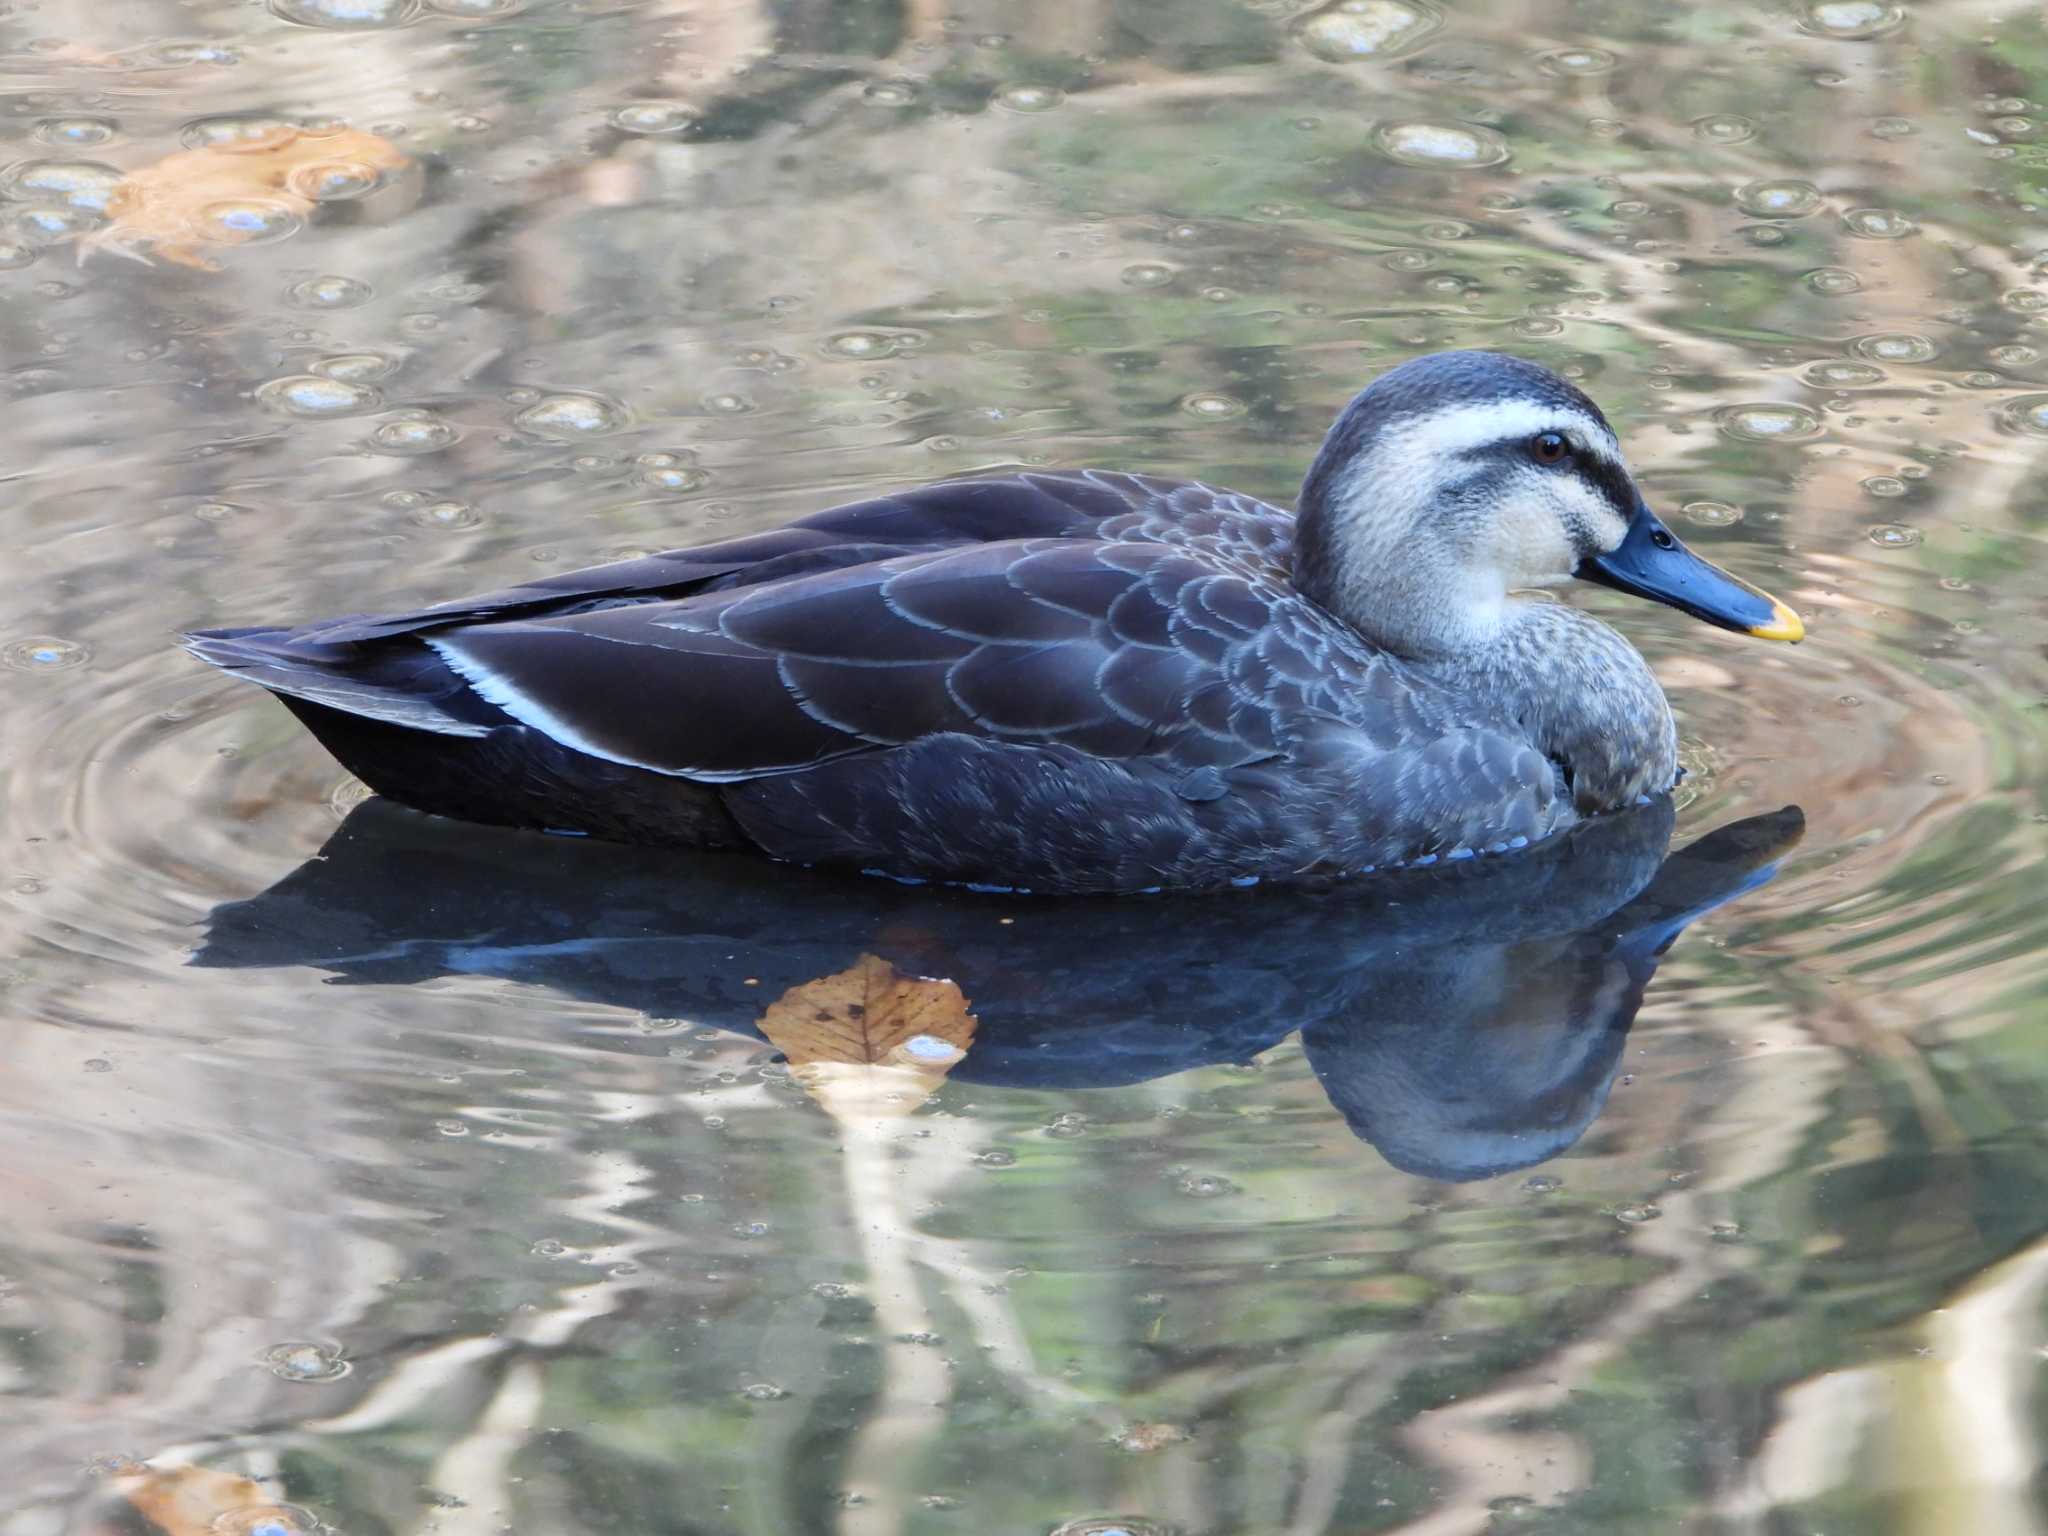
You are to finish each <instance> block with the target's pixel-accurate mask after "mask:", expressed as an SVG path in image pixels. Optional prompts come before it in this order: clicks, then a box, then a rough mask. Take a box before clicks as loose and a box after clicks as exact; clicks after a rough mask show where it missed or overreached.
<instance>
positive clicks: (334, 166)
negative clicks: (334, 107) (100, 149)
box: [78, 123, 412, 272]
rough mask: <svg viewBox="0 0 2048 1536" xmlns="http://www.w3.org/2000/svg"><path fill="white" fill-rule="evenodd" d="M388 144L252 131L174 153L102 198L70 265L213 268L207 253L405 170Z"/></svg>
mask: <svg viewBox="0 0 2048 1536" xmlns="http://www.w3.org/2000/svg"><path fill="white" fill-rule="evenodd" d="M411 163H412V162H411V160H410V159H409V158H408V157H407V155H406V154H405V152H404V151H403V150H401V149H400V148H399V147H398V146H397V145H395V144H393V143H392V142H391V141H390V140H389V139H384V138H379V137H378V136H377V135H376V134H374V133H365V132H363V131H362V130H361V129H359V128H301V127H298V126H296V125H294V124H290V123H264V124H252V125H251V128H250V131H249V132H248V133H247V134H246V135H244V136H242V137H240V138H235V139H228V140H224V141H222V142H219V143H215V144H209V145H206V146H204V147H203V148H200V149H186V150H180V151H179V152H178V153H177V154H174V155H166V156H165V157H164V158H163V159H161V160H159V161H157V162H156V164H154V165H149V166H144V167H143V168H142V169H141V170H139V171H133V172H131V173H130V174H129V175H128V176H126V177H125V178H123V179H122V181H121V182H120V183H119V184H118V185H116V186H115V188H114V191H113V194H112V196H111V198H110V199H109V200H108V204H107V212H108V215H109V222H108V223H107V225H106V227H105V228H103V229H98V230H95V231H93V233H91V234H89V235H86V236H84V237H83V238H82V239H81V240H80V241H79V242H78V259H79V260H80V261H84V260H85V258H86V257H87V256H88V255H89V254H90V253H92V252H93V251H96V250H109V251H112V252H114V253H115V254H117V255H121V256H127V257H130V258H132V259H134V260H136V261H141V262H145V263H146V262H148V261H149V259H150V253H151V252H153V253H154V254H156V255H158V256H161V257H162V258H163V259H164V260H166V261H172V262H176V263H177V264H178V265H180V266H185V267H197V268H199V269H201V270H202V271H207V272H214V271H218V270H219V265H220V264H219V263H218V262H216V261H214V260H213V259H212V257H211V256H210V255H209V254H208V251H209V248H211V249H214V250H219V249H225V248H229V247H233V246H237V245H247V244H250V243H251V242H254V241H258V240H264V239H275V238H277V237H278V235H279V234H280V232H282V233H289V232H290V231H292V230H294V229H296V228H297V227H298V225H299V223H300V221H302V220H303V219H304V218H305V217H306V216H307V215H308V214H310V213H311V212H312V211H313V209H314V207H315V206H316V205H318V204H320V203H325V202H337V201H340V200H342V199H344V198H353V197H361V196H362V195H363V194H364V193H366V192H368V191H370V190H372V189H373V188H375V187H376V186H377V185H378V184H379V183H380V182H382V181H384V180H387V179H388V178H390V177H391V176H393V175H395V174H396V173H398V172H399V171H402V170H404V169H405V168H406V167H408V166H409V165H410V164H411Z"/></svg>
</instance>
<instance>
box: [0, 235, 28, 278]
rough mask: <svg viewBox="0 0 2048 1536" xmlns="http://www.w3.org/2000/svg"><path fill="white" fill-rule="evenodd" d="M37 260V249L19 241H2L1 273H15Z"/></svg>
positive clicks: (0, 241)
mask: <svg viewBox="0 0 2048 1536" xmlns="http://www.w3.org/2000/svg"><path fill="white" fill-rule="evenodd" d="M35 259H36V248H35V247H34V246H32V245H27V244H24V243H23V242H22V241H19V240H0V272H13V271H17V270H19V269H20V268H22V267H25V266H27V265H29V263H31V262H33V261H34V260H35Z"/></svg>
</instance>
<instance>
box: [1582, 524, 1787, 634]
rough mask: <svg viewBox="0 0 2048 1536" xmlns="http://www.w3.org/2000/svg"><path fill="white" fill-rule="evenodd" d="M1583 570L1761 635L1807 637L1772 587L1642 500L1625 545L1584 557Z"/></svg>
mask: <svg viewBox="0 0 2048 1536" xmlns="http://www.w3.org/2000/svg"><path fill="white" fill-rule="evenodd" d="M1578 575H1579V576H1580V577H1581V578H1582V579H1584V580H1586V581H1597V582H1599V583H1600V584H1601V585H1602V586H1606V587H1613V588H1615V589H1616V590H1617V591H1620V592H1630V593H1633V594H1634V595H1635V596H1637V597H1647V598H1648V599H1650V601H1651V602H1653V603H1668V604H1670V606H1672V607H1673V608H1676V609H1677V610H1678V611H1679V612H1681V613H1689V614H1691V615H1692V616H1693V617H1694V618H1696V619H1705V620H1706V621H1707V622H1708V623H1709V624H1718V625H1720V626H1721V628H1723V629H1733V630H1737V631H1739V632H1740V633H1742V634H1745V635H1755V636H1756V637H1757V638H1758V639H1759V640H1803V639H1804V638H1805V637H1806V626H1805V625H1804V624H1803V623H1801V622H1800V619H1799V615H1798V614H1796V613H1794V612H1793V611H1792V610H1791V609H1790V608H1787V607H1786V606H1785V605H1784V604H1783V603H1781V602H1779V601H1778V600H1777V599H1776V598H1775V597H1772V596H1771V595H1770V593H1768V592H1761V591H1759V590H1757V589H1756V588H1755V587H1752V586H1751V585H1750V584H1749V583H1748V582H1746V581H1743V580H1742V579H1741V578H1740V577H1736V576H1731V575H1729V574H1728V573H1727V572H1726V571H1724V570H1722V569H1721V568H1720V567H1719V566H1717V565H1711V564H1709V563H1708V562H1707V561H1705V560H1702V559H1701V558H1700V557H1699V556H1698V555H1696V554H1694V553H1693V552H1692V551H1691V550H1689V549H1687V548H1686V547H1685V546H1684V545H1683V544H1681V543H1680V542H1679V541H1678V536H1677V535H1676V534H1674V533H1673V532H1672V531H1671V530H1670V529H1669V528H1666V527H1665V526H1664V524H1663V523H1662V522H1661V521H1659V520H1658V517H1657V514H1656V513H1654V512H1652V511H1651V510H1650V509H1649V508H1648V507H1646V506H1640V505H1639V506H1637V508H1636V515H1635V516H1634V517H1633V518H1631V519H1630V520H1629V525H1628V537H1627V538H1625V539H1623V540H1622V541H1621V547H1620V548H1619V549H1616V550H1614V551H1612V552H1611V553H1609V554H1605V555H1595V556H1593V557H1592V558H1591V559H1589V560H1586V561H1583V562H1582V563H1581V564H1580V566H1579V569H1578Z"/></svg>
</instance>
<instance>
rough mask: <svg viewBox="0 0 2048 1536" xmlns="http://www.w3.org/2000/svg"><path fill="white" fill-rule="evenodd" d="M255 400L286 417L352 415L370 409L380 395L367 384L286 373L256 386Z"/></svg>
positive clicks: (380, 402) (381, 399)
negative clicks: (279, 377) (282, 376)
mask: <svg viewBox="0 0 2048 1536" xmlns="http://www.w3.org/2000/svg"><path fill="white" fill-rule="evenodd" d="M256 399H257V400H258V401H259V402H260V403H261V404H263V405H265V406H267V407H268V408H269V409H271V410H273V411H278V412H280V413H282V414H283V415H286V416H306V417H327V416H354V415H357V414H360V413H361V412H364V411H374V410H376V409H378V408H379V407H380V406H382V405H383V403H384V397H383V396H382V395H381V394H379V393H378V391H377V390H376V389H374V388H373V387H371V386H370V385H368V384H354V383H351V382H349V381H348V380H347V379H327V378H322V377H321V376H320V375H319V374H317V373H300V374H290V375H287V376H286V377H284V378H281V379H272V380H270V381H269V382H268V383H265V384H259V385H257V386H256Z"/></svg>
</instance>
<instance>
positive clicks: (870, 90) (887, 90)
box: [860, 80, 917, 107]
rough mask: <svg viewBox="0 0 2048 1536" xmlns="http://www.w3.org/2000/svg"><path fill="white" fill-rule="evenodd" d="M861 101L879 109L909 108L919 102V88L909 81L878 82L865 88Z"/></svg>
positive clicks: (862, 91)
mask: <svg viewBox="0 0 2048 1536" xmlns="http://www.w3.org/2000/svg"><path fill="white" fill-rule="evenodd" d="M860 95H861V100H863V101H867V102H872V103H873V104H874V105H876V106H878V107H907V106H909V105H911V104H912V103H913V102H915V101H916V100H917V87H916V86H915V85H914V84H912V83H911V82H910V81H908V80H876V81H873V82H871V83H869V84H868V85H867V86H865V87H863V88H862V90H861V93H860Z"/></svg>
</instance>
